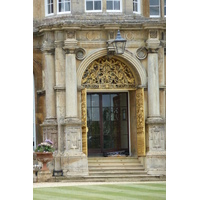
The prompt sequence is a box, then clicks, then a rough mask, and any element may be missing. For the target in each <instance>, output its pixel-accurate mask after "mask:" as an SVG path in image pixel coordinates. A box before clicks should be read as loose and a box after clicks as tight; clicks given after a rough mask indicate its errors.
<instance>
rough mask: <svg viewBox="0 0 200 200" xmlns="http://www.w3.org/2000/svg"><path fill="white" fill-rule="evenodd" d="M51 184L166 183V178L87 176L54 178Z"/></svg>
mask: <svg viewBox="0 0 200 200" xmlns="http://www.w3.org/2000/svg"><path fill="white" fill-rule="evenodd" d="M49 181H50V182H112V181H114V182H142V181H166V176H159V175H158V176H156V175H127V176H124V175H122V176H87V177H82V178H80V177H77V178H76V177H73V178H71V177H52V178H51V179H50V180H49Z"/></svg>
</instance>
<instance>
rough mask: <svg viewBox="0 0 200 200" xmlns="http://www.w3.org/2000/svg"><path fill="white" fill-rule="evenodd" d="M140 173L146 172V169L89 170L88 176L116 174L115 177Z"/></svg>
mask: <svg viewBox="0 0 200 200" xmlns="http://www.w3.org/2000/svg"><path fill="white" fill-rule="evenodd" d="M134 174H135V175H136V174H139V175H142V174H147V172H146V171H119V170H115V171H89V175H90V176H94V175H95V176H97V175H102V176H110V175H116V176H117V177H118V176H119V175H134Z"/></svg>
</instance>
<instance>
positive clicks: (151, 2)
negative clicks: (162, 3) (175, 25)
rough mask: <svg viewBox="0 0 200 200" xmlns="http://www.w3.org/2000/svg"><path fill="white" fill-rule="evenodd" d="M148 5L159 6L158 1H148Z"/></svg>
mask: <svg viewBox="0 0 200 200" xmlns="http://www.w3.org/2000/svg"><path fill="white" fill-rule="evenodd" d="M149 3H150V5H159V0H150V2H149Z"/></svg>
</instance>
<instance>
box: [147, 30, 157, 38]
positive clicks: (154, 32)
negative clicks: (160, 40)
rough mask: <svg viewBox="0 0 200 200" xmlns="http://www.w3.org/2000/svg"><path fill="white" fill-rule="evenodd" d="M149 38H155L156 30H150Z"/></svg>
mask: <svg viewBox="0 0 200 200" xmlns="http://www.w3.org/2000/svg"><path fill="white" fill-rule="evenodd" d="M149 34H150V38H157V31H150V32H149Z"/></svg>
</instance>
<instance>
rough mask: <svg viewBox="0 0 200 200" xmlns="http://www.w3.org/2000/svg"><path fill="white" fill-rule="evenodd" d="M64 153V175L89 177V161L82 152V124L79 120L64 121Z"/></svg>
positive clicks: (62, 163)
mask: <svg viewBox="0 0 200 200" xmlns="http://www.w3.org/2000/svg"><path fill="white" fill-rule="evenodd" d="M63 125H64V141H65V142H64V152H63V154H62V156H61V168H62V170H63V175H64V176H67V177H84V176H87V175H88V159H87V156H86V155H85V154H84V153H83V152H82V122H81V120H80V119H78V118H65V120H64V123H63Z"/></svg>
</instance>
